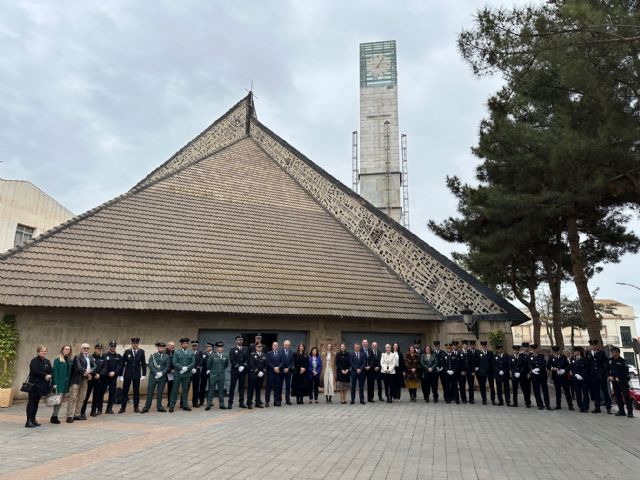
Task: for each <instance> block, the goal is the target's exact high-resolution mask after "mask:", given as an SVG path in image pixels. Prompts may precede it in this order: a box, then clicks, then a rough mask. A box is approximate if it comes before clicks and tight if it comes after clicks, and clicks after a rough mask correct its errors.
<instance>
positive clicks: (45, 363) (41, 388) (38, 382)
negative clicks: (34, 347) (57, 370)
mask: <svg viewBox="0 0 640 480" xmlns="http://www.w3.org/2000/svg"><path fill="white" fill-rule="evenodd" d="M47 375H53V367H52V366H51V362H50V361H49V360H48V359H47V358H40V356H36V357H34V358H33V359H32V360H31V363H29V381H30V382H31V383H33V389H34V390H35V391H36V392H38V393H39V394H40V395H46V394H48V393H49V389H50V388H51V380H45V379H44V377H46V376H47Z"/></svg>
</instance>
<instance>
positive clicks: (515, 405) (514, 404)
mask: <svg viewBox="0 0 640 480" xmlns="http://www.w3.org/2000/svg"><path fill="white" fill-rule="evenodd" d="M509 406H510V407H515V408H518V404H517V403H512V404H511V405H509Z"/></svg>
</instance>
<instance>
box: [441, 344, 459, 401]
mask: <svg viewBox="0 0 640 480" xmlns="http://www.w3.org/2000/svg"><path fill="white" fill-rule="evenodd" d="M445 348H446V349H447V352H446V353H445V354H444V356H443V363H442V366H443V367H444V374H445V381H444V401H445V402H446V403H451V402H452V401H454V400H455V402H456V403H457V404H460V396H459V394H458V378H457V377H458V376H459V366H458V363H459V361H460V357H459V356H458V354H457V353H455V352H454V351H453V345H452V344H451V343H447V344H445Z"/></svg>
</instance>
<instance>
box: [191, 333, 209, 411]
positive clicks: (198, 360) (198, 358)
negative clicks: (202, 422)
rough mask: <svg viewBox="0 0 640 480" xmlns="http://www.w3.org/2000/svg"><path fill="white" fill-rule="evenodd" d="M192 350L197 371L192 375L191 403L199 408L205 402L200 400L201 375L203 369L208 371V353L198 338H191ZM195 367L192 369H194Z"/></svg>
mask: <svg viewBox="0 0 640 480" xmlns="http://www.w3.org/2000/svg"><path fill="white" fill-rule="evenodd" d="M191 351H192V352H193V357H194V362H195V363H194V365H193V369H195V372H193V374H192V375H191V405H192V406H193V408H199V407H200V405H202V404H203V403H204V402H200V377H201V376H202V371H203V370H204V371H205V373H206V370H207V368H206V365H205V363H204V361H205V359H206V358H207V355H206V354H205V353H204V352H203V351H202V350H200V342H199V341H198V340H191ZM193 369H191V370H192V371H193Z"/></svg>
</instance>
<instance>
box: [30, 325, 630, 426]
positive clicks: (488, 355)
mask: <svg viewBox="0 0 640 480" xmlns="http://www.w3.org/2000/svg"><path fill="white" fill-rule="evenodd" d="M235 341H236V344H235V345H234V346H233V347H231V348H230V349H229V351H228V352H225V351H224V343H222V342H217V343H213V342H208V343H207V344H206V349H205V350H200V348H199V342H198V341H197V340H193V341H190V340H189V339H188V338H181V339H180V341H179V343H180V348H176V346H175V343H174V342H169V343H167V344H165V343H164V342H158V343H156V347H157V351H156V352H154V353H153V354H151V355H150V356H149V357H148V359H147V357H146V354H145V352H144V350H142V349H141V348H139V345H140V339H139V338H132V339H131V347H130V348H128V349H126V350H125V351H124V353H123V354H119V353H117V352H116V347H117V343H116V342H115V341H111V342H109V349H108V350H107V351H106V352H104V351H103V346H102V344H100V343H97V344H95V345H94V352H93V354H90V352H89V350H90V345H89V344H87V343H84V344H82V346H81V352H80V353H79V354H77V355H75V356H73V355H72V349H71V346H70V345H64V346H63V347H62V348H61V350H60V354H59V355H58V356H57V357H56V358H55V359H54V361H53V364H51V362H50V361H49V360H48V359H47V353H48V351H47V348H46V347H45V346H43V345H41V346H39V347H38V349H37V353H38V354H37V356H36V357H35V358H34V359H33V360H31V363H30V366H29V378H28V381H27V382H26V383H27V385H28V392H29V401H28V403H27V409H26V413H27V422H26V424H25V426H26V427H28V428H32V427H37V426H39V425H40V424H39V423H38V422H37V420H36V414H37V411H38V404H39V402H40V399H41V398H42V397H43V396H45V395H50V394H53V395H56V396H58V401H57V402H55V404H54V407H53V414H52V416H51V423H54V424H58V423H60V420H59V418H58V416H59V413H60V410H61V406H62V403H63V402H62V399H63V398H64V397H67V400H68V401H67V407H66V422H67V423H73V422H74V421H77V420H86V418H87V417H86V410H87V408H88V405H89V399H91V411H90V416H97V415H101V414H102V413H103V409H104V396H105V394H106V393H108V396H107V398H108V399H107V405H106V409H104V413H106V414H113V413H114V411H113V407H114V405H118V404H119V406H120V408H119V410H118V413H125V411H126V408H127V405H128V403H129V391H130V390H131V389H132V390H133V410H134V412H136V413H147V412H149V410H150V409H151V407H152V403H153V399H154V398H155V399H156V410H157V411H158V412H166V411H167V410H165V408H164V406H163V394H164V391H165V389H166V390H167V392H168V393H167V398H168V409H169V412H174V410H175V408H176V405H177V403H178V393H179V392H180V403H179V406H180V408H181V409H183V410H186V411H190V410H191V407H190V406H189V390H190V389H191V390H192V401H191V405H192V406H193V407H194V408H198V407H200V406H203V405H205V399H206V408H205V410H210V409H211V408H212V407H213V404H214V396H216V395H217V398H218V406H219V408H221V409H227V408H232V407H233V404H234V401H235V399H236V392H237V396H238V404H239V406H240V408H248V409H253V408H254V407H255V408H264V407H269V406H270V405H271V404H272V405H273V406H275V407H280V406H281V405H282V400H283V399H282V396H283V390H284V401H285V402H286V404H287V405H291V404H292V402H291V397H292V396H293V397H295V398H296V403H297V404H303V403H304V402H305V399H306V398H307V397H308V398H309V403H318V396H319V391H320V386H321V385H322V386H323V393H324V397H325V402H326V403H333V397H334V395H335V393H336V392H338V393H339V395H340V402H341V403H342V404H346V403H347V400H348V395H349V393H350V403H351V404H355V403H356V396H357V398H358V400H359V403H361V404H365V403H367V402H369V403H373V402H375V397H376V393H377V398H378V401H386V402H387V403H393V402H398V401H400V396H401V389H402V388H403V387H404V388H406V389H407V390H408V392H409V399H410V401H411V402H416V401H417V393H418V389H420V390H421V392H422V396H423V399H424V401H425V402H429V401H430V400H431V399H433V402H435V403H437V402H438V400H439V398H440V395H439V385H440V386H441V387H442V391H443V394H444V401H445V402H446V403H452V402H455V403H457V404H459V403H461V402H462V403H474V402H475V388H476V384H477V385H478V387H479V391H480V396H481V399H482V403H483V405H486V404H487V403H488V400H487V385H488V387H489V395H490V400H491V403H492V404H493V405H500V406H501V405H507V406H512V407H517V406H518V392H519V390H521V391H522V396H523V398H524V404H525V407H526V408H530V407H531V394H532V392H533V396H534V398H535V401H536V405H537V407H538V408H539V409H540V410H544V409H547V410H551V409H552V408H551V402H550V397H549V388H548V382H547V379H548V372H549V373H550V374H551V379H552V381H553V385H554V387H555V409H561V408H562V395H563V394H564V396H565V399H566V403H567V406H568V408H569V410H574V407H573V399H574V398H575V400H576V403H577V405H578V408H579V410H580V411H581V412H588V411H589V404H590V402H591V401H593V404H594V409H593V413H600V412H601V405H602V404H604V406H605V408H606V411H607V413H612V412H611V395H610V393H609V384H611V385H612V386H613V391H614V394H615V397H616V401H617V404H618V412H617V415H619V416H624V415H627V416H628V417H633V404H632V401H631V398H630V397H629V370H628V366H627V364H626V362H625V360H624V359H623V358H622V357H621V356H620V350H619V349H618V348H615V347H614V348H613V349H612V356H611V358H607V356H606V355H605V353H604V351H603V350H601V349H600V348H599V347H598V342H597V341H596V340H590V341H589V344H590V349H589V351H588V352H585V349H584V348H582V347H576V348H574V349H573V351H569V350H565V351H563V352H560V351H559V349H558V348H557V347H554V348H553V353H552V355H551V356H550V357H549V358H546V357H545V355H544V354H542V353H540V351H539V349H538V346H537V345H535V344H532V345H529V344H528V343H523V344H522V346H520V345H514V346H513V352H512V353H511V354H507V353H505V352H503V348H502V346H501V345H497V346H496V347H495V350H496V351H495V352H493V351H491V350H489V349H488V348H487V342H486V341H481V342H480V348H476V341H475V340H462V341H461V342H459V341H452V342H451V343H447V344H446V345H445V350H441V349H440V342H439V341H438V340H435V341H434V342H433V347H431V346H426V348H424V349H422V348H421V346H420V345H419V344H416V345H411V346H410V347H409V349H408V351H407V352H406V353H403V352H401V351H400V346H399V344H398V343H394V344H387V345H385V346H384V349H382V350H381V349H380V348H379V346H378V344H377V342H372V344H371V346H369V342H368V341H367V340H366V339H363V340H362V342H361V343H356V344H354V345H353V350H351V351H349V350H348V348H347V345H346V344H344V343H342V344H341V345H340V347H339V349H337V351H334V348H333V345H332V344H327V345H326V348H325V351H323V352H322V353H320V352H319V350H318V348H317V347H313V348H312V349H311V350H310V351H309V352H308V353H307V350H306V347H305V345H304V344H299V345H298V346H297V347H296V348H295V350H292V349H291V342H290V341H289V340H285V341H284V343H283V348H282V349H280V348H279V347H280V346H279V344H278V342H273V344H272V345H271V347H270V348H269V349H268V351H265V347H264V345H263V344H262V342H261V336H260V335H256V337H255V342H254V343H252V344H251V345H249V346H248V347H247V346H244V339H243V337H242V336H237V337H236V339H235ZM227 369H230V385H229V391H228V399H227V404H226V405H225V397H224V393H225V388H224V387H225V374H226V370H227ZM147 373H149V376H148V377H147ZM145 379H147V382H148V386H147V398H146V402H145V404H144V406H143V408H142V409H141V410H140V408H139V407H140V382H141V381H143V380H145ZM118 381H121V382H122V390H121V392H120V393H121V398H117V396H118V395H117V393H118V391H119V389H118V388H117V385H118ZM265 381H266V384H265ZM365 384H366V387H365ZM263 385H265V392H264V401H263V400H262V394H261V391H262V387H263ZM245 391H246V400H245ZM216 392H217V393H216ZM365 394H366V396H365ZM383 394H384V397H383ZM365 398H366V401H365ZM496 398H497V403H496ZM272 399H273V403H271V401H272ZM625 407H626V413H625Z"/></svg>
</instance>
